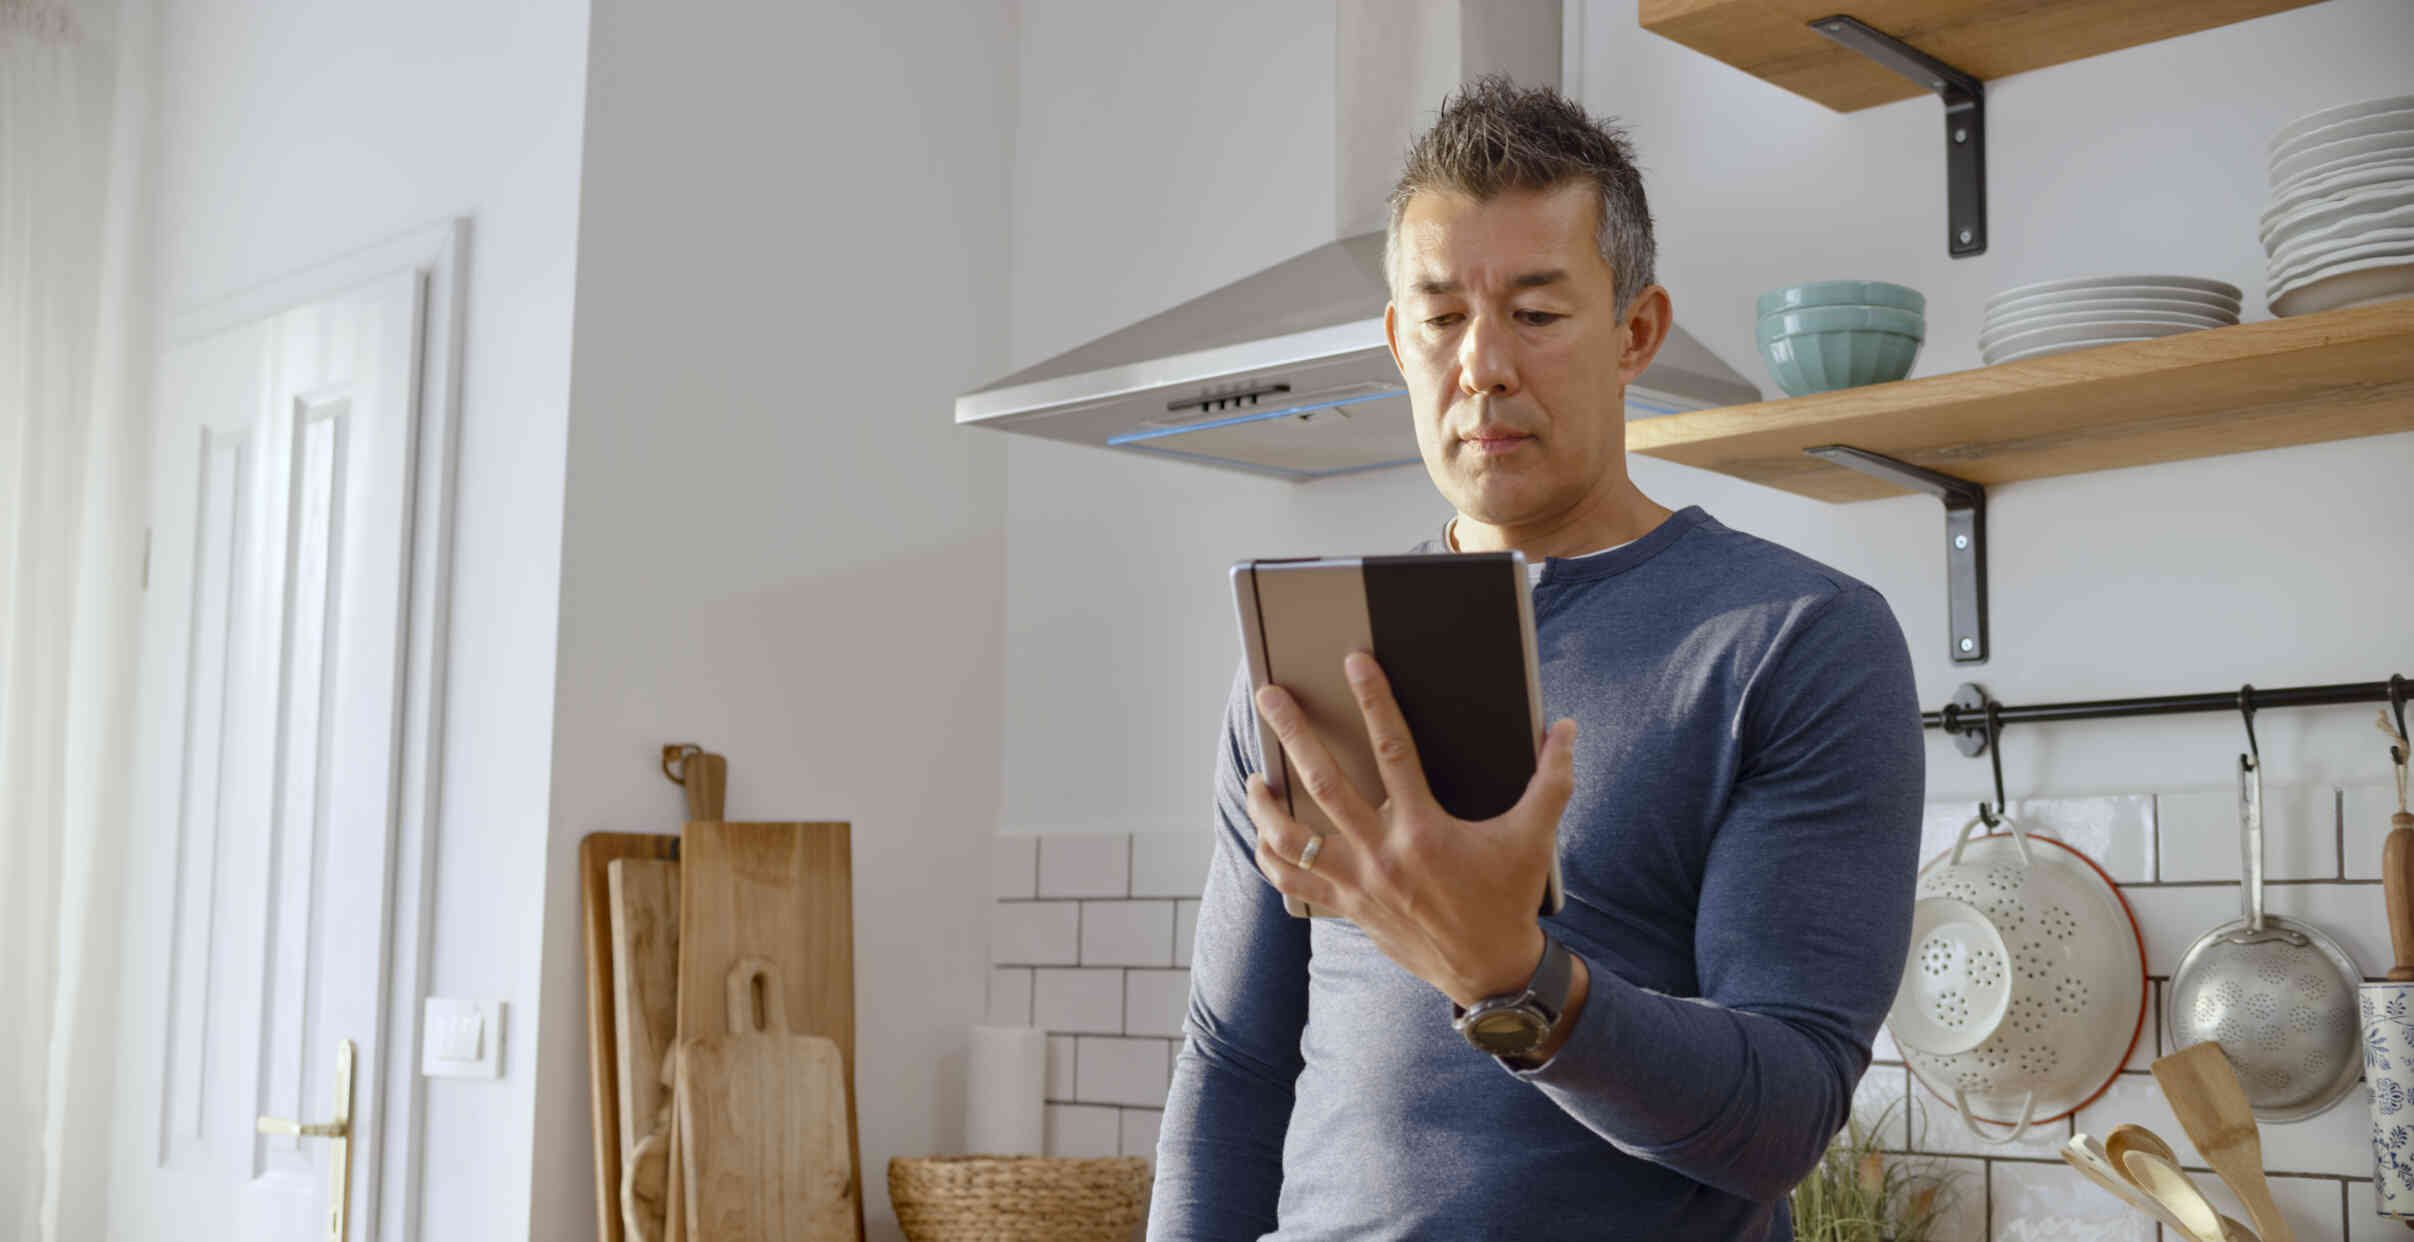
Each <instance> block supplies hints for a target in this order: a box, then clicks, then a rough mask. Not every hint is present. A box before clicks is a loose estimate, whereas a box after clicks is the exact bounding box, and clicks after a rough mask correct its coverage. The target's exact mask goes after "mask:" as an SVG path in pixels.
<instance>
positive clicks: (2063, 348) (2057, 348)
mask: <svg viewBox="0 0 2414 1242" xmlns="http://www.w3.org/2000/svg"><path fill="white" fill-rule="evenodd" d="M2153 339H2155V338H2153V337H2150V336H2113V337H2106V338H2105V339H2103V340H2100V341H2065V342H2063V343H2061V344H2059V345H2039V346H2037V347H2036V348H2034V349H2022V350H2016V351H2014V352H2012V353H2008V354H2001V355H1998V356H1996V357H1993V358H1989V359H1986V364H1987V365H1988V366H1991V367H1992V366H2001V365H2002V364H2004V363H2006V362H2019V361H2021V360H2022V359H2026V358H2042V357H2044V356H2046V355H2047V354H2067V353H2070V352H2072V351H2073V350H2080V349H2094V348H2095V347H2096V346H2098V345H2120V344H2124V343H2126V342H2129V341H2151V340H2153Z"/></svg>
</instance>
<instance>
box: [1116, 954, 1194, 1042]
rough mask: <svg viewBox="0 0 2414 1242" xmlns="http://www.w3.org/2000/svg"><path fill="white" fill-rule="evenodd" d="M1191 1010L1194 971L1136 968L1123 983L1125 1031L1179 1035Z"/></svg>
mask: <svg viewBox="0 0 2414 1242" xmlns="http://www.w3.org/2000/svg"><path fill="white" fill-rule="evenodd" d="M1189 1013H1190V972H1189V971H1187V970H1134V971H1130V972H1128V973H1126V974H1125V976H1124V983H1123V1033H1124V1034H1126V1035H1175V1036H1178V1035H1180V1034H1181V1033H1182V1019H1183V1018H1184V1017H1185V1016H1187V1015H1188V1014H1189Z"/></svg>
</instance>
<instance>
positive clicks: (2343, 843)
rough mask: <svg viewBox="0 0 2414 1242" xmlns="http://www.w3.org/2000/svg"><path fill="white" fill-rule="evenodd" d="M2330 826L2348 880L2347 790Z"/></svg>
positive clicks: (2333, 804) (2333, 806) (2333, 801)
mask: <svg viewBox="0 0 2414 1242" xmlns="http://www.w3.org/2000/svg"><path fill="white" fill-rule="evenodd" d="M2330 826H2331V828H2332V829H2334V830H2336V831H2337V833H2338V837H2339V878H2340V879H2342V880H2344V879H2346V878H2347V793H2346V791H2345V790H2342V789H2333V790H2331V791H2330ZM2340 1236H2342V1237H2344V1236H2345V1235H2344V1234H2342V1235H2340Z"/></svg>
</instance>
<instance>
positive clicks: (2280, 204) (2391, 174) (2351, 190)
mask: <svg viewBox="0 0 2414 1242" xmlns="http://www.w3.org/2000/svg"><path fill="white" fill-rule="evenodd" d="M2406 185H2414V160H2383V161H2382V162H2380V163H2378V164H2358V165H2356V166H2355V167H2353V168H2349V169H2345V170H2343V171H2341V172H2336V173H2333V174H2331V175H2330V176H2327V177H2316V178H2315V179H2313V180H2311V181H2307V182H2304V183H2302V184H2300V185H2299V186H2297V187H2296V188H2295V189H2293V190H2291V191H2289V192H2288V193H2286V194H2283V195H2279V196H2277V197H2275V198H2273V199H2272V201H2271V205H2270V206H2268V207H2265V208H2264V209H2263V213H2262V214H2261V215H2259V216H2256V217H2255V224H2256V228H2257V231H2259V232H2268V231H2270V229H2271V227H2272V226H2273V225H2275V224H2278V223H2279V222H2280V220H2281V218H2282V217H2284V216H2287V215H2289V214H2290V213H2292V212H2296V211H2301V210H2304V209H2305V208H2308V207H2316V206H2320V205H2323V204H2326V203H2333V202H2337V201H2338V200H2340V199H2344V198H2349V197H2352V196H2353V195H2355V194H2356V193H2357V192H2359V191H2364V190H2375V189H2392V188H2395V187H2398V186H2406Z"/></svg>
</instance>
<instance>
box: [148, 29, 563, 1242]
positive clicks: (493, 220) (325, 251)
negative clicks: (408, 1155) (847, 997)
mask: <svg viewBox="0 0 2414 1242" xmlns="http://www.w3.org/2000/svg"><path fill="white" fill-rule="evenodd" d="M161 8H162V10H163V19H162V21H163V24H162V27H161V31H160V48H161V75H162V78H161V85H160V91H159V95H158V99H159V105H160V111H159V117H160V129H159V135H158V141H159V150H160V158H161V168H160V179H159V182H158V186H159V197H158V201H157V215H156V219H157V221H158V233H157V239H156V257H157V263H158V269H157V276H158V280H159V298H158V305H159V307H160V309H161V312H162V314H163V316H165V317H169V318H172V317H173V316H175V315H176V314H178V313H179V312H182V311H186V310H190V309H192V308H193V307H194V306H196V305H202V304H207V303H209V302H213V301H216V300H218V299H221V298H224V297H227V296H228V295H231V294H235V293H238V292H241V291H243V290H246V289H249V288H251V287H253V286H255V285H259V284H261V283H263V282H266V281H270V280H273V279H275V278H278V277H281V276H284V275H287V274H289V273H292V272H295V271H298V270H301V269H306V268H309V267H312V266H315V265H317V264H319V263H322V262H324V261H326V260H329V259H332V258H335V257H337V256H340V255H344V254H346V253H349V252H351V251H354V250H357V249H360V248H362V247H365V246H368V245H371V244H374V243H377V242H381V241H384V240H386V239H388V238H390V237H393V236H396V235H399V234H402V233H406V232H409V231H411V230H414V229H416V228H419V227H421V226H424V225H428V224H431V223H434V222H437V221H440V220H443V219H446V218H449V217H452V216H456V215H467V216H469V217H470V218H471V226H470V227H471V237H470V254H469V260H468V269H467V287H466V308H467V309H466V320H465V326H466V337H465V343H464V347H463V360H464V365H463V376H462V390H461V406H460V432H459V434H460V440H459V461H458V475H457V478H456V488H457V490H456V493H455V501H454V505H455V513H454V522H455V526H454V554H453V582H452V612H451V616H450V618H449V619H448V623H449V627H450V634H451V646H450V648H449V651H448V654H447V656H446V684H445V687H444V691H443V693H444V696H445V701H446V713H447V722H446V723H447V728H446V732H445V745H444V749H443V752H442V757H441V763H442V787H441V792H440V795H439V798H440V800H439V804H438V808H437V820H436V827H435V833H436V840H435V843H434V854H435V859H436V863H435V872H434V885H435V896H434V919H435V928H436V929H435V932H434V935H433V938H432V942H431V953H432V957H431V960H430V963H429V972H430V973H429V982H430V985H431V987H432V988H433V989H434V990H435V991H437V992H440V993H445V994H449V995H462V996H474V997H479V998H483V999H489V1000H502V1001H505V1002H507V1003H508V1004H509V1005H510V1006H511V1011H512V1012H511V1014H510V1016H509V1018H508V1019H507V1023H506V1028H505V1034H506V1040H507V1043H506V1046H505V1048H504V1050H503V1064H504V1066H505V1069H506V1076H505V1077H504V1078H503V1079H502V1080H501V1081H500V1082H487V1083H472V1082H451V1081H438V1082H430V1083H428V1084H427V1089H426V1097H425V1109H426V1125H427V1129H426V1147H425V1150H426V1152H427V1153H428V1154H427V1169H426V1176H425V1178H424V1181H423V1185H422V1187H420V1191H421V1198H420V1202H421V1204H422V1205H423V1207H424V1215H423V1216H422V1219H421V1223H422V1229H421V1236H425V1237H430V1238H464V1237H502V1236H511V1235H517V1234H520V1233H523V1232H525V1230H526V1228H527V1226H526V1221H527V1214H528V1213H527V1203H528V1181H527V1170H528V1167H529V1151H530V1146H531V1138H532V1136H531V1132H530V1120H531V1117H532V1108H533V1105H534V1101H535V1075H534V1074H533V1073H532V1072H531V1071H530V1069H529V1066H530V1065H531V1064H532V1063H533V1061H532V1058H533V1053H534V1051H535V1048H536V1041H535V1039H534V1038H533V1035H534V1032H535V1029H536V1024H535V1023H534V1022H531V1021H527V1020H526V1019H527V1017H528V1016H529V1015H532V1014H534V1012H535V1000H536V997H537V967H538V958H537V944H538V931H539V922H538V917H537V914H538V907H537V903H536V902H535V901H534V900H532V895H533V894H535V893H538V892H540V891H541V889H542V885H543V876H544V870H543V868H544V865H545V860H546V853H545V843H546V841H545V833H544V830H543V827H542V825H543V824H544V822H545V806H546V796H547V790H546V781H545V775H544V774H545V770H546V764H547V762H548V759H549V757H550V754H551V748H552V743H551V731H552V708H553V651H554V619H555V612H554V610H555V604H556V590H555V586H556V582H557V565H558V560H557V558H558V555H559V545H560V538H561V525H560V522H561V491H562V460H563V443H564V428H565V425H566V421H567V411H568V396H569V378H570V374H569V362H570V305H571V273H572V260H573V258H574V251H573V246H574V240H575V228H576V225H577V218H576V214H575V212H576V204H577V193H578V163H579V146H578V142H579V128H580V124H581V115H582V104H583V100H584V95H585V88H584V75H585V55H584V53H585V47H586V25H587V6H586V4H585V3H584V2H583V0H536V2H532V3H521V4H514V5H506V6H495V5H489V4H482V3H475V2H472V0H435V2H434V3H427V4H415V5H409V6H377V5H333V4H325V3H315V2H312V0H183V2H180V3H176V4H169V5H163V6H161ZM413 1068H414V1067H413V1066H411V1065H408V1064H405V1065H401V1066H398V1067H397V1078H396V1080H395V1085H397V1086H400V1087H407V1086H408V1085H409V1084H410V1083H411V1081H412V1079H411V1078H410V1077H409V1075H410V1074H411V1073H412V1070H413ZM581 1133H582V1134H583V1130H582V1131H581ZM552 1141H554V1140H552V1139H548V1142H552ZM409 1189H410V1188H407V1187H396V1186H391V1185H390V1186H389V1187H388V1188H387V1191H388V1194H389V1195H390V1196H398V1195H400V1194H402V1193H404V1192H407V1191H408V1190H409Z"/></svg>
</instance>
